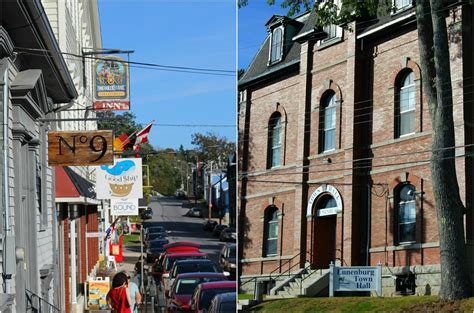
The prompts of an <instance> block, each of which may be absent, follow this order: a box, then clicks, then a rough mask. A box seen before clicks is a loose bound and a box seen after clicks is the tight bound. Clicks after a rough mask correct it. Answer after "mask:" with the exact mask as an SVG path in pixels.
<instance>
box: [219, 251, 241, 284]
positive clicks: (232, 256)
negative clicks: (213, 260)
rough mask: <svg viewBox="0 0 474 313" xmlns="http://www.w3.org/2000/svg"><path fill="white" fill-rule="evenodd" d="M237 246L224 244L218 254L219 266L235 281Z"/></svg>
mask: <svg viewBox="0 0 474 313" xmlns="http://www.w3.org/2000/svg"><path fill="white" fill-rule="evenodd" d="M236 250H237V245H236V244H235V243H228V244H226V245H225V246H224V247H223V248H222V250H221V252H220V254H219V265H220V266H221V267H222V269H223V270H224V271H227V272H229V273H230V278H231V279H235V277H236V275H235V274H236V268H237V253H236V252H237V251H236Z"/></svg>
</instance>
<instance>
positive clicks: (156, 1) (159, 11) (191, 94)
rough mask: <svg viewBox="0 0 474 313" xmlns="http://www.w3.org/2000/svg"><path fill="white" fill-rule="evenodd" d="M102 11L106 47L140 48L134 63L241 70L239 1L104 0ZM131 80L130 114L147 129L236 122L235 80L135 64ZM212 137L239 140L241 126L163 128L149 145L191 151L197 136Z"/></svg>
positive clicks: (153, 134)
mask: <svg viewBox="0 0 474 313" xmlns="http://www.w3.org/2000/svg"><path fill="white" fill-rule="evenodd" d="M99 10H100V19H101V29H102V43H103V47H104V48H119V49H122V50H135V53H133V54H132V55H131V61H137V62H147V63H157V64H162V65H172V66H185V67H197V68H213V69H224V70H235V69H236V49H237V47H236V12H237V10H236V3H235V1H234V0H99ZM125 57H126V56H125ZM130 75H131V85H130V86H131V90H130V93H131V111H132V112H133V113H134V114H135V115H136V116H137V121H138V122H140V123H142V124H147V123H149V122H150V121H151V120H155V122H156V123H163V124H231V125H235V124H236V78H235V77H229V76H212V75H198V74H189V73H176V72H166V71H158V70H150V69H141V68H136V67H135V68H134V67H133V66H132V67H131V74H130ZM117 112H118V111H117ZM206 131H214V132H215V133H217V134H219V135H221V136H225V137H227V138H228V139H229V140H230V141H233V142H235V140H236V129H235V128H188V127H159V126H153V127H152V131H151V134H150V137H149V140H150V143H151V144H152V145H153V146H155V147H159V148H167V147H171V148H178V147H179V146H180V145H181V144H182V145H183V146H184V147H185V148H192V145H191V134H192V133H195V132H201V133H204V132H206Z"/></svg>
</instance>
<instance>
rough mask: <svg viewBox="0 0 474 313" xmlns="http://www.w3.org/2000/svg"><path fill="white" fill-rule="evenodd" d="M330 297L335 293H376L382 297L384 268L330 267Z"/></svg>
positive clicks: (379, 266) (378, 266)
mask: <svg viewBox="0 0 474 313" xmlns="http://www.w3.org/2000/svg"><path fill="white" fill-rule="evenodd" d="M329 275H330V276H329V295H330V296H331V297H332V296H334V291H375V292H376V293H377V295H378V296H379V297H380V296H381V295H382V266H381V265H380V264H378V265H377V266H351V267H339V266H334V264H332V263H331V265H330V274H329Z"/></svg>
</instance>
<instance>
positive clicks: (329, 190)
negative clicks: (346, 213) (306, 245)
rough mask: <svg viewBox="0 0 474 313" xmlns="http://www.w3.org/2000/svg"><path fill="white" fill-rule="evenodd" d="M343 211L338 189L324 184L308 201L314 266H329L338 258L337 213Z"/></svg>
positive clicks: (312, 262)
mask: <svg viewBox="0 0 474 313" xmlns="http://www.w3.org/2000/svg"><path fill="white" fill-rule="evenodd" d="M340 212H342V199H341V196H340V194H339V192H338V191H337V189H336V188H335V187H333V186H331V185H323V186H321V187H319V188H318V189H316V190H315V191H314V193H313V194H312V195H311V197H310V199H309V202H308V209H307V216H308V217H310V218H311V219H312V222H311V229H312V232H311V252H312V253H311V255H312V257H311V264H312V266H313V268H318V269H319V268H329V264H330V263H331V262H335V260H336V249H337V247H336V244H337V243H336V237H337V234H336V229H337V214H338V213H340Z"/></svg>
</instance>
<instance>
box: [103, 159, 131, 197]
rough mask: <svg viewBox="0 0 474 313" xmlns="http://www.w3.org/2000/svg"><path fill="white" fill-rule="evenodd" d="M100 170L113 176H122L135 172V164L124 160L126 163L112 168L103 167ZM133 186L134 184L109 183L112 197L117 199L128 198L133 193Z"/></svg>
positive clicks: (121, 162)
mask: <svg viewBox="0 0 474 313" xmlns="http://www.w3.org/2000/svg"><path fill="white" fill-rule="evenodd" d="M100 168H101V169H102V170H104V171H106V172H107V173H108V174H110V175H112V176H121V175H124V174H126V173H128V172H132V171H133V170H135V162H133V161H131V160H124V161H120V162H118V163H117V164H115V165H114V166H112V167H110V166H107V165H102V166H101V167H100ZM133 184H134V182H131V183H125V184H123V183H121V184H119V183H111V182H109V186H110V191H111V193H112V195H113V196H116V197H126V196H127V195H129V194H130V192H131V191H132V188H133Z"/></svg>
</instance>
